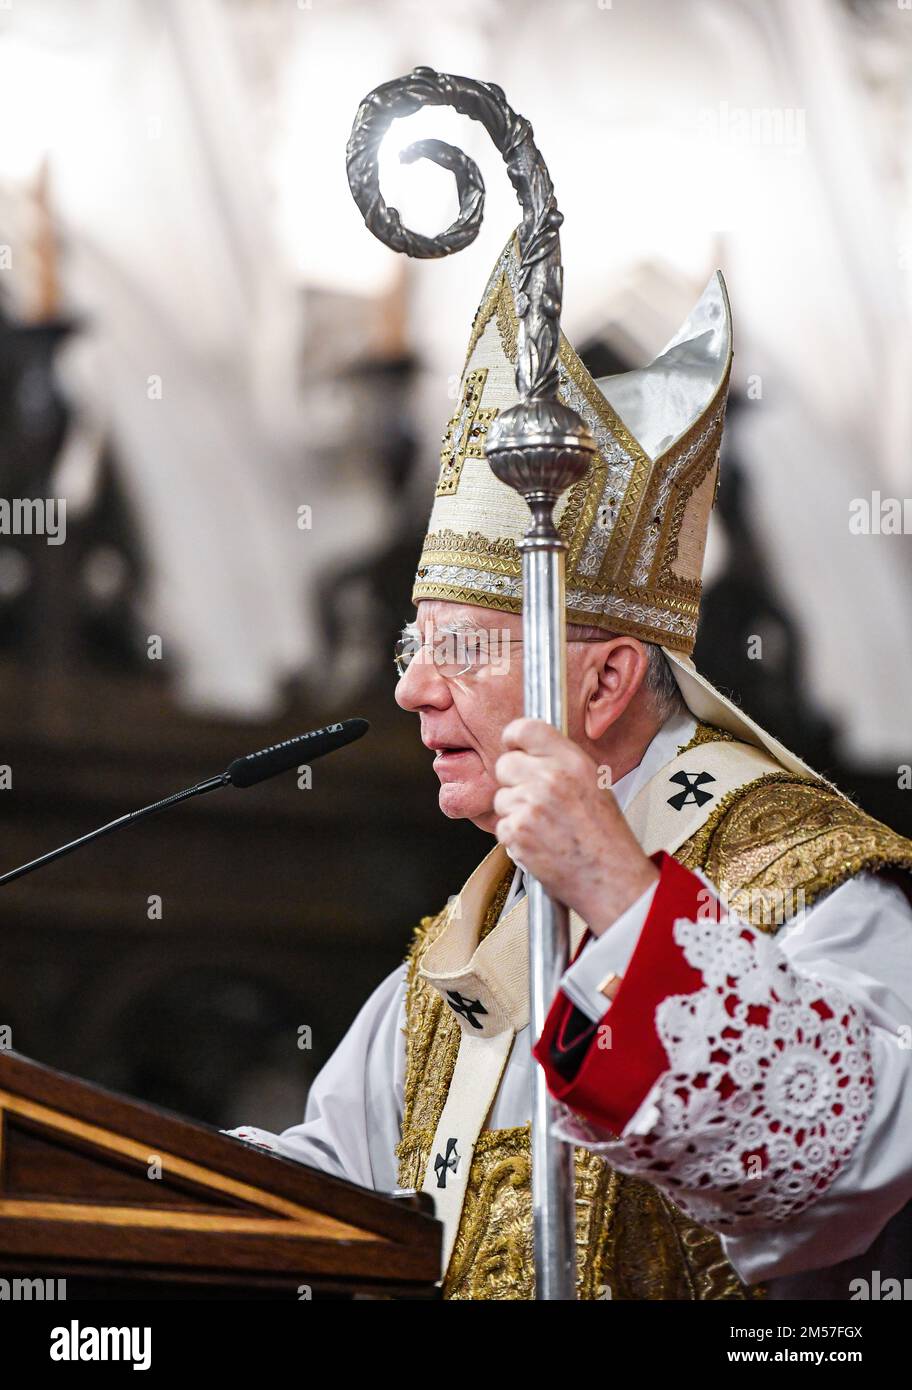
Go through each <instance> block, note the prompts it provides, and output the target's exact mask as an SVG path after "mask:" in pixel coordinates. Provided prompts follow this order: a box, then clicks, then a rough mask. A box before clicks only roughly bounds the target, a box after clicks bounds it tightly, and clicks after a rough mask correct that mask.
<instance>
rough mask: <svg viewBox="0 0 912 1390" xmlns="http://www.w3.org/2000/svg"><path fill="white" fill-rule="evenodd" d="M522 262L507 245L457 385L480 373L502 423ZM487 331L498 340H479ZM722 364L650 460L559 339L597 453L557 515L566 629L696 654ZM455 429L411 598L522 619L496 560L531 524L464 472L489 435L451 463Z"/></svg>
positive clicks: (492, 482) (489, 483)
mask: <svg viewBox="0 0 912 1390" xmlns="http://www.w3.org/2000/svg"><path fill="white" fill-rule="evenodd" d="M519 259H520V256H519V247H518V241H517V238H516V236H515V235H514V236H513V237H511V239H510V241H509V242H508V244H507V246H506V248H505V249H504V251H503V252H502V253H501V256H500V257H499V258H498V261H497V264H496V266H495V268H494V271H493V273H492V275H491V277H490V278H489V281H488V284H487V286H486V289H485V293H484V295H483V297H482V302H481V305H480V306H479V309H478V311H477V313H476V315H475V319H474V321H473V324H472V331H471V334H470V337H469V344H468V350H467V353H466V361H465V366H464V369H463V371H464V380H465V381H466V383H468V382H469V381H470V379H471V378H472V377H473V375H474V374H476V373H484V374H485V378H486V380H487V390H486V398H487V399H488V400H492V399H493V400H494V401H496V403H497V408H498V409H500V410H503V409H504V408H505V407H506V406H507V405H510V404H512V403H513V402H514V401H515V399H516V396H515V390H514V387H513V371H512V368H513V367H514V366H515V363H516V359H517V351H518V347H517V338H518V331H519V315H518V312H517V294H518V292H519ZM725 312H726V313H727V308H726V309H725ZM492 320H494V322H495V323H496V328H497V332H496V333H494V332H488V331H487V330H488V326H489V324H491V322H492ZM730 365H731V353H730V350H729V358H728V362H727V363H725V364H724V369H723V368H722V365H721V364H720V371H721V376H720V379H719V384H718V386H717V388H716V390H715V393H714V395H713V397H712V399H711V400H710V401H709V402H708V403H707V404H706V405H705V406H704V408H703V409H702V410H701V411H700V413H699V415H698V416H697V418H696V419H694V420H692V421H691V422H690V423H689V425H688V426H687V428H686V429H685V430H684V431H683V433H682V434H681V435H680V436H679V437H678V438H677V439H676V440H675V441H674V442H673V443H672V444H671V445H670V446H669V447H668V448H667V449H665V451H664V452H663V453H661V454H660V455H659V456H658V457H657V458H655V459H653V458H651V457H650V456H649V454H647V453H646V451H645V449H644V448H643V447H642V445H641V444H640V443H639V441H638V440H637V439H636V438H635V436H634V435H633V434H632V433H631V431H630V430H629V429H628V428H627V426H626V425H625V423H624V421H623V420H622V419H621V417H620V416H619V415H618V413H617V411H616V410H615V409H614V407H613V406H612V405H611V403H610V402H609V400H608V399H607V397H606V396H605V395H603V394H602V392H601V390H600V389H599V387H598V385H597V384H596V382H595V381H594V380H593V378H592V376H591V375H590V373H589V372H588V371H587V370H586V368H585V366H584V365H583V363H582V361H581V360H580V358H579V357H578V355H577V353H576V352H575V351H574V349H573V347H572V346H571V344H570V343H569V342H568V341H567V339H566V338H565V337H564V336H563V334H561V336H560V352H559V364H558V369H559V377H560V385H559V395H560V398H561V400H562V401H563V402H564V403H565V404H567V405H569V406H571V407H572V408H573V409H575V410H577V411H578V412H579V413H580V414H581V415H582V417H583V418H584V420H585V422H586V424H587V425H588V426H589V428H590V429H591V430H592V432H593V435H594V437H595V440H596V446H597V453H596V455H595V457H594V459H593V462H592V464H591V465H590V468H589V470H588V471H587V473H586V474H585V475H584V477H583V478H581V479H580V480H579V482H577V483H575V484H574V485H573V487H571V488H570V489H569V491H568V492H567V494H566V496H565V498H564V499H562V501H561V502H560V503H559V504H558V508H557V517H556V519H557V527H558V530H559V532H560V535H561V537H562V539H563V540H564V541H565V542H566V544H567V547H568V550H567V559H566V611H567V618H568V620H569V621H571V622H577V623H585V624H594V625H596V626H602V627H605V628H606V629H607V630H613V631H620V632H627V633H630V634H631V635H632V636H635V637H639V638H641V639H642V640H644V641H649V642H657V643H660V644H661V645H664V646H667V647H670V648H671V649H673V650H677V651H683V652H690V651H691V650H692V648H693V645H694V642H695V640H696V631H697V618H698V613H699V604H700V597H701V592H702V583H701V572H702V562H703V554H704V549H705V544H706V531H707V526H708V521H709V514H710V511H711V509H712V503H713V500H714V492H715V490H716V488H717V484H718V477H719V470H718V458H719V446H720V441H721V434H722V425H723V419H724V411H725V401H726V397H727V391H728V383H729V373H730ZM468 389H470V388H468V387H467V390H468ZM474 399H475V398H474V397H472V400H474ZM476 403H477V402H476ZM469 404H470V406H471V401H470V402H469ZM460 419H461V413H460V412H457V415H456V416H455V417H454V420H452V421H451V422H450V425H449V427H448V432H447V436H446V440H445V446H444V454H443V456H442V467H441V472H440V479H439V482H438V485H437V490H436V493H435V505H434V510H433V514H432V519H431V525H430V526H429V527H428V532H429V534H428V536H427V538H426V541H425V544H424V546H423V548H422V553H421V559H420V561H419V567H418V573H417V576H416V581H415V585H414V588H413V593H412V598H413V601H414V602H415V603H418V602H420V601H421V600H422V599H446V600H448V601H450V602H459V603H471V604H476V605H480V606H483V607H486V608H490V609H494V610H499V611H501V612H508V613H517V612H520V611H521V605H522V585H521V571H520V569H519V566H518V563H517V567H516V569H515V570H514V569H513V567H512V565H511V566H509V568H508V567H506V566H505V565H504V557H503V554H502V551H501V547H502V546H503V544H504V543H505V542H506V543H509V544H510V545H511V546H512V547H513V551H514V554H515V556H516V559H517V562H518V551H517V549H516V547H517V544H518V542H519V541H520V539H521V538H522V535H523V534H524V532H525V530H526V529H527V527H528V517H527V516H526V512H525V509H524V508H523V507H515V506H514V507H511V506H510V505H508V504H507V503H506V502H505V500H504V497H503V495H502V493H503V487H504V485H503V484H501V483H500V482H499V481H498V480H497V479H496V478H495V477H494V475H493V474H491V473H490V470H489V469H487V468H486V467H485V468H484V469H480V468H477V467H474V468H472V469H471V470H469V469H466V468H464V466H463V465H464V463H465V460H466V459H468V458H477V459H479V460H481V459H483V458H484V437H483V436H484V432H485V431H486V429H487V424H485V423H484V422H481V429H480V432H479V434H477V435H476V436H475V437H474V440H473V443H474V444H475V450H474V451H472V450H469V451H463V452H462V453H461V454H460V440H461V438H462V434H463V431H462V428H461V425H460ZM453 538H457V539H456V540H453ZM444 540H446V541H448V542H449V543H448V544H444V543H443V542H444ZM479 541H480V544H479ZM466 542H468V544H466ZM466 552H470V553H466ZM507 568H508V572H506V573H505V569H507Z"/></svg>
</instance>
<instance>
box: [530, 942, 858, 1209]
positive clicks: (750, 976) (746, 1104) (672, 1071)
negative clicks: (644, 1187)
mask: <svg viewBox="0 0 912 1390" xmlns="http://www.w3.org/2000/svg"><path fill="white" fill-rule="evenodd" d="M674 940H675V942H676V943H677V945H678V946H679V947H680V948H681V951H682V952H683V954H684V956H685V958H686V960H687V962H688V964H690V965H691V966H693V967H694V968H695V969H697V970H699V971H700V972H701V974H702V976H703V985H702V988H700V989H698V990H697V991H696V992H695V993H693V994H686V995H672V996H670V997H668V998H666V999H664V1000H663V1001H662V1002H661V1003H660V1004H659V1006H658V1008H657V1010H656V1031H657V1033H658V1035H659V1038H660V1040H661V1042H662V1045H663V1047H664V1048H665V1051H666V1053H667V1056H668V1059H669V1068H668V1070H667V1071H665V1072H663V1073H662V1074H661V1076H660V1077H659V1078H658V1079H657V1081H656V1082H655V1084H654V1085H653V1086H652V1088H651V1090H650V1091H649V1093H648V1095H647V1096H646V1097H645V1099H644V1100H643V1102H642V1104H641V1105H640V1106H639V1108H638V1110H637V1111H636V1113H635V1114H634V1115H633V1116H632V1118H631V1119H630V1120H629V1122H628V1124H627V1125H626V1127H625V1129H624V1131H623V1133H622V1134H621V1135H620V1136H611V1135H609V1134H607V1133H606V1132H604V1131H603V1132H601V1133H599V1132H598V1131H597V1130H596V1129H594V1128H593V1127H592V1125H591V1124H590V1123H589V1122H588V1121H586V1120H584V1119H582V1117H581V1116H579V1115H577V1114H575V1113H574V1112H573V1111H572V1110H570V1109H569V1108H567V1107H562V1109H561V1112H560V1118H559V1120H558V1123H557V1130H558V1132H559V1133H560V1134H561V1135H562V1137H564V1138H566V1139H571V1140H573V1141H574V1142H576V1143H582V1144H585V1145H586V1147H588V1148H590V1149H592V1150H594V1151H596V1152H598V1153H600V1154H602V1155H604V1157H605V1158H606V1159H607V1160H608V1162H610V1163H611V1165H612V1166H613V1167H615V1168H618V1169H619V1170H621V1171H622V1172H626V1173H632V1174H636V1175H637V1176H639V1177H643V1178H646V1179H647V1180H648V1181H649V1182H651V1183H653V1185H654V1186H656V1187H658V1188H661V1189H662V1190H663V1191H664V1192H665V1193H666V1194H667V1195H668V1196H669V1197H670V1198H671V1199H672V1201H674V1202H675V1204H676V1205H677V1206H678V1207H680V1208H681V1210H682V1211H684V1212H686V1213H687V1214H688V1215H689V1216H690V1217H692V1218H693V1219H694V1220H695V1221H697V1222H699V1223H700V1224H702V1225H706V1226H710V1227H712V1228H713V1229H715V1230H718V1231H723V1232H724V1231H737V1232H738V1233H740V1232H744V1231H750V1230H754V1229H757V1228H760V1227H764V1226H769V1225H770V1223H776V1222H782V1221H786V1220H787V1219H789V1218H791V1217H793V1216H795V1215H796V1214H797V1213H799V1212H801V1211H802V1210H804V1208H805V1207H807V1206H808V1205H810V1204H811V1203H812V1202H814V1201H815V1200H816V1199H817V1198H818V1197H819V1196H820V1195H821V1194H822V1193H823V1192H824V1191H825V1190H826V1189H827V1188H828V1187H829V1185H830V1184H831V1183H832V1182H833V1181H834V1179H835V1178H836V1177H837V1175H838V1174H839V1172H840V1171H841V1170H842V1168H843V1167H844V1165H845V1164H846V1163H847V1162H848V1161H849V1159H850V1157H851V1155H852V1151H853V1149H854V1148H855V1146H856V1144H857V1143H858V1140H859V1138H860V1137H861V1134H862V1132H863V1129H864V1126H865V1122H866V1120H867V1118H868V1115H869V1113H870V1110H871V1105H872V1098H873V1085H874V1081H873V1068H872V1062H871V1054H870V1046H869V1035H868V1025H867V1022H866V1020H865V1017H864V1013H863V1011H862V1010H860V1009H859V1008H857V1007H856V1005H854V1004H853V1003H852V1002H850V1000H849V998H848V997H847V995H846V994H845V993H844V992H843V991H842V990H841V989H840V988H839V987H838V986H837V985H835V984H833V983H829V982H827V983H822V982H821V981H819V980H817V979H815V978H813V977H811V976H808V975H804V974H801V973H799V972H798V971H796V970H795V969H794V968H793V966H792V965H791V963H790V961H789V960H788V958H787V957H786V955H785V954H784V953H783V952H782V951H781V950H780V949H779V948H778V947H777V946H776V945H775V944H774V941H773V940H772V939H770V938H769V937H768V936H765V935H763V934H762V933H759V932H756V931H754V930H753V928H751V927H750V926H748V925H746V924H744V923H742V922H739V921H737V920H733V919H731V918H729V919H728V920H726V921H722V922H716V921H702V922H691V921H687V920H685V919H683V918H682V919H679V920H678V921H676V922H675V925H674ZM608 1017H609V1018H610V1011H609V1015H608Z"/></svg>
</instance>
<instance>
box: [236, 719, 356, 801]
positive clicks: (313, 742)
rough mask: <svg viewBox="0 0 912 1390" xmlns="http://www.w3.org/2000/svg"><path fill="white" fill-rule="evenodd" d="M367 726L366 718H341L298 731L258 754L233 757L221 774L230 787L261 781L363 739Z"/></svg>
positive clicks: (247, 785)
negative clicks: (306, 730)
mask: <svg viewBox="0 0 912 1390" xmlns="http://www.w3.org/2000/svg"><path fill="white" fill-rule="evenodd" d="M369 728H370V724H369V723H368V722H367V720H366V719H343V720H342V722H341V723H340V724H327V725H326V726H325V728H322V729H312V730H311V732H310V733H309V734H299V735H298V736H297V738H286V739H285V740H284V741H283V742H282V743H273V744H272V745H271V746H270V747H269V748H261V749H260V751H259V752H258V753H248V754H247V756H246V758H235V760H234V762H233V763H231V764H230V765H229V766H228V768H227V769H226V771H225V776H226V778H227V779H228V781H229V782H230V783H231V784H232V786H235V787H253V786H255V785H256V783H257V782H265V781H266V778H267V777H275V776H276V774H277V773H279V772H287V771H288V770H289V769H290V768H292V767H297V766H298V764H303V763H312V762H313V761H314V759H315V758H322V757H323V755H324V754H325V753H332V752H333V750H334V749H336V748H344V746H345V744H346V743H354V741H355V739H356V738H363V736H364V735H365V734H366V733H367V731H368V729H369Z"/></svg>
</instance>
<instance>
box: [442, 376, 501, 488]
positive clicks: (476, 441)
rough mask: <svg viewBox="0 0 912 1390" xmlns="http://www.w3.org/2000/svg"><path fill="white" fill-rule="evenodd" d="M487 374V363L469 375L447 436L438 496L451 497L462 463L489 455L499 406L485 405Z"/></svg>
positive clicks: (443, 450)
mask: <svg viewBox="0 0 912 1390" xmlns="http://www.w3.org/2000/svg"><path fill="white" fill-rule="evenodd" d="M487 378H488V369H487V367H478V368H477V369H476V370H475V371H471V372H469V373H467V375H466V379H465V385H464V386H463V391H462V399H461V400H460V402H459V406H458V408H457V411H456V414H455V415H454V416H453V418H452V420H450V422H449V423H448V425H447V427H446V434H445V435H444V436H443V447H442V448H441V450H440V477H439V478H438V479H437V496H438V497H448V496H450V495H451V494H452V493H454V492H455V491H456V489H457V488H458V486H459V478H460V475H461V473H462V465H463V464H464V463H465V461H466V459H467V458H470V459H483V458H484V456H485V451H484V446H485V435H486V434H487V432H488V425H490V423H491V421H492V420H493V419H494V417H495V415H496V414H497V411H496V409H489V408H485V409H484V410H482V409H481V395H482V392H483V391H484V384H485V382H486V381H487Z"/></svg>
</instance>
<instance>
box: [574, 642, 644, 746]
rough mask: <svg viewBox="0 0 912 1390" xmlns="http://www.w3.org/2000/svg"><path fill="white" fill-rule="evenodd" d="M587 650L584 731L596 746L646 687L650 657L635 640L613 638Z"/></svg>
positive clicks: (593, 644) (592, 645)
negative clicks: (638, 692)
mask: <svg viewBox="0 0 912 1390" xmlns="http://www.w3.org/2000/svg"><path fill="white" fill-rule="evenodd" d="M587 647H588V650H587V652H586V658H587V669H586V676H585V683H586V684H585V688H586V689H587V691H588V696H587V700H586V710H585V715H584V727H585V730H586V737H587V738H588V739H589V740H590V741H591V742H592V743H597V742H598V741H599V739H601V738H603V737H604V735H605V734H606V733H607V731H608V730H609V729H610V728H611V725H612V724H614V723H616V722H617V720H618V719H620V717H621V715H622V714H623V713H624V711H625V710H626V709H627V706H628V705H629V704H630V701H631V700H632V699H633V697H634V695H635V694H636V693H637V691H638V690H639V688H640V686H641V685H642V684H643V680H644V677H645V675H646V671H647V668H648V666H649V657H648V655H647V652H646V648H645V646H644V645H643V643H642V642H638V641H637V639H636V638H635V637H626V636H624V637H612V638H610V639H609V640H608V641H607V642H593V643H592V644H591V646H590V645H589V644H587Z"/></svg>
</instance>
